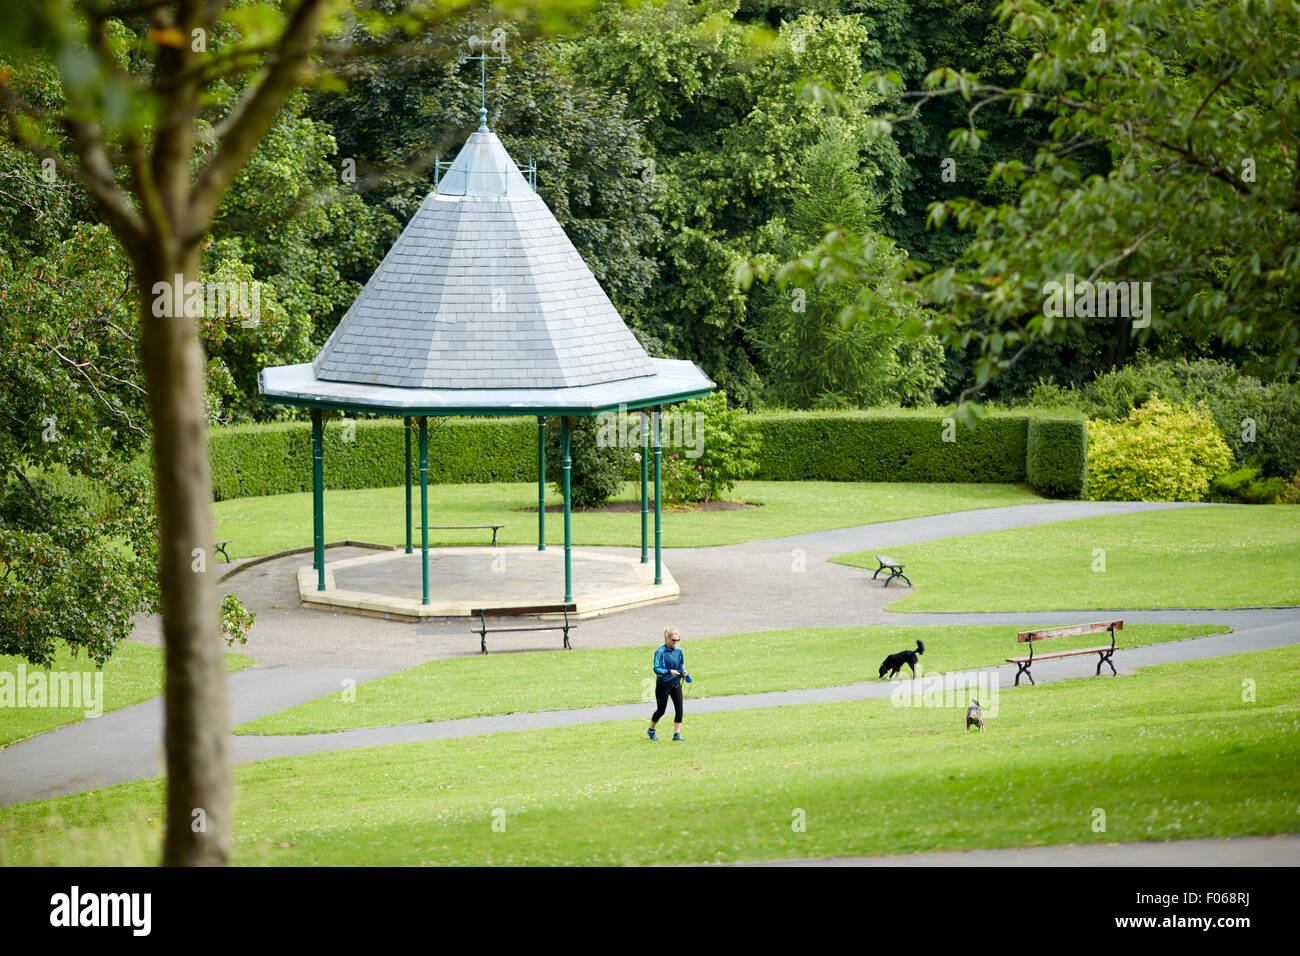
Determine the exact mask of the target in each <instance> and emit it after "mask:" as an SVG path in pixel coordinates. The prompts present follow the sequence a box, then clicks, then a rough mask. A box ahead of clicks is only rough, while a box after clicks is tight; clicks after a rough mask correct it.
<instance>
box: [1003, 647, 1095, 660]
mask: <svg viewBox="0 0 1300 956" xmlns="http://www.w3.org/2000/svg"><path fill="white" fill-rule="evenodd" d="M1108 650H1110V645H1109V644H1106V645H1103V646H1102V647H1084V648H1080V649H1079V650H1077V651H1053V652H1052V653H1051V654H1035V655H1034V657H1033V659H1034V660H1036V661H1046V660H1051V659H1052V658H1054V657H1077V656H1078V655H1080V654H1100V653H1101V652H1102V651H1108ZM1003 660H1005V661H1006V662H1007V663H1008V664H1019V663H1022V662H1024V661H1027V660H1029V658H1028V657H1006V658H1003Z"/></svg>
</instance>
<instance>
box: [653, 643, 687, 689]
mask: <svg viewBox="0 0 1300 956" xmlns="http://www.w3.org/2000/svg"><path fill="white" fill-rule="evenodd" d="M654 666H655V676H656V677H657V678H658V679H659V683H660V684H662V685H663V686H665V687H676V686H677V685H678V684H680V683H681V682H682V677H681V674H670V673H668V672H669V671H682V672H685V670H686V655H685V654H683V653H682V650H681V648H680V647H674V648H672V649H669V647H668V645H667V644H660V645H659V646H658V647H656V648H655V659H654Z"/></svg>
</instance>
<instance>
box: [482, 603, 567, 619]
mask: <svg viewBox="0 0 1300 956" xmlns="http://www.w3.org/2000/svg"><path fill="white" fill-rule="evenodd" d="M576 610H578V605H576V604H537V605H534V606H532V607H476V608H474V609H473V610H472V611H470V612H469V613H470V614H474V615H479V614H481V615H483V616H484V617H523V616H524V615H525V614H560V613H562V612H564V611H569V612H573V611H576Z"/></svg>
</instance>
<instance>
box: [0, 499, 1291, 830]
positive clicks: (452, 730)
mask: <svg viewBox="0 0 1300 956" xmlns="http://www.w3.org/2000/svg"><path fill="white" fill-rule="evenodd" d="M1167 507H1171V506H1170V505H1159V504H1126V503H1110V502H1106V503H1101V502H1098V503H1092V502H1056V503H1050V504H1042V505H1018V506H1014V507H1009V508H997V509H983V510H979V511H969V512H959V513H955V514H948V515H942V516H937V517H931V518H915V519H907V520H903V521H894V522H888V523H883V524H876V525H862V526H859V527H856V528H845V529H837V530H833V531H821V532H814V533H810V534H805V535H798V536H794V537H787V538H774V539H767V540H764V541H755V542H749V543H746V544H740V545H729V546H725V547H715V548H696V549H674V550H671V551H670V552H669V557H668V560H669V561H670V562H671V566H672V568H673V571H674V574H675V575H676V576H677V577H678V579H679V581H681V582H682V590H683V595H682V599H681V600H680V601H678V602H676V603H674V604H671V605H659V606H654V607H649V608H641V609H635V610H632V611H627V612H623V613H620V614H618V615H613V616H610V617H608V618H597V619H594V620H591V621H583V622H582V623H581V625H580V626H579V630H578V631H577V632H575V633H576V635H578V636H579V637H580V641H581V642H580V644H579V646H583V647H615V646H630V645H645V644H651V643H654V642H655V641H657V639H658V635H659V634H661V633H662V628H663V627H664V626H665V625H666V624H668V623H674V624H677V625H678V626H680V627H682V628H683V630H684V631H686V632H687V633H688V635H689V636H690V637H692V638H695V637H709V636H715V635H717V634H728V633H736V632H741V631H746V630H770V629H777V628H792V627H815V626H823V627H824V626H835V625H850V626H851V625H860V626H872V625H882V624H932V623H944V624H965V623H969V624H999V625H1001V624H1005V625H1007V626H1008V627H1009V628H1010V627H1023V626H1032V625H1041V624H1044V623H1054V624H1060V623H1071V622H1074V621H1080V620H1096V619H1100V618H1105V617H1109V616H1111V615H1112V614H1114V615H1122V616H1123V617H1124V619H1125V620H1130V621H1134V622H1140V621H1141V622H1160V621H1169V622H1193V623H1205V624H1227V625H1229V626H1231V627H1233V628H1234V630H1235V633H1233V634H1229V635H1216V636H1209V637H1201V638H1195V639H1191V640H1185V641H1175V642H1169V643H1165V644H1158V645H1152V646H1149V647H1142V648H1134V649H1129V650H1123V651H1120V652H1118V653H1117V654H1116V665H1117V667H1119V668H1120V669H1121V670H1131V669H1132V668H1134V667H1140V666H1145V665H1148V664H1158V663H1166V662H1169V661H1180V660H1192V659H1196V658H1201V657H1214V656H1221V655H1224V654H1235V653H1240V652H1242V651H1249V650H1258V649H1261V648H1267V647H1279V646H1283V645H1286V644H1291V643H1295V642H1297V641H1300V609H1297V608H1271V609H1243V610H1216V611H1179V610H1173V611H1122V612H1121V611H1114V612H1111V611H1095V610H1094V611H1064V612H1055V611H1054V612H1034V613H1030V614H1024V613H1021V614H1016V613H994V614H907V615H902V614H891V613H889V612H886V611H885V610H884V605H885V603H886V602H888V601H890V600H894V599H895V598H896V597H897V596H899V594H900V593H905V592H900V591H899V589H898V588H897V587H894V588H890V589H889V590H888V591H886V590H885V589H884V588H883V587H881V586H880V584H879V582H871V581H870V575H869V574H866V573H864V572H863V571H862V570H861V569H858V568H849V567H845V566H842V565H835V564H829V563H827V559H828V558H830V557H831V556H833V555H835V554H840V553H843V552H846V551H856V550H866V549H870V548H883V547H886V546H893V545H896V544H902V543H908V542H910V541H923V540H933V539H935V538H939V537H947V536H953V535H960V534H977V533H979V532H982V531H988V530H996V529H999V528H1007V527H1019V526H1023V525H1032V524H1041V523H1044V522H1047V521H1061V520H1067V519H1069V518H1076V517H1086V516H1091V515H1098V514H1120V513H1130V512H1134V511H1145V510H1153V509H1156V508H1167ZM1172 507H1177V506H1172ZM794 549H801V550H802V552H803V553H802V555H801V556H800V558H801V561H803V562H804V563H805V566H806V570H805V571H802V572H793V571H792V570H791V554H792V552H793V551H794ZM282 560H283V562H284V567H277V562H268V563H267V564H265V565H259V566H258V567H257V568H256V569H250V572H249V573H254V572H256V573H257V575H258V578H257V582H256V583H255V584H254V585H253V586H252V587H249V586H248V582H246V581H242V580H241V578H242V575H236V577H235V579H234V581H235V582H239V588H240V594H241V596H245V600H246V601H248V603H250V604H251V606H253V608H254V610H256V611H257V612H258V622H259V625H258V628H257V637H256V638H255V640H256V641H257V643H256V644H255V643H254V641H253V640H250V644H249V647H248V650H249V652H250V653H252V654H253V655H254V656H255V657H257V658H258V659H259V661H262V662H263V663H267V662H268V661H267V659H268V658H270V659H271V661H270V662H271V663H273V664H275V665H276V666H270V667H258V668H254V669H251V670H246V671H241V672H237V673H234V674H231V675H230V676H229V677H228V686H229V688H230V694H231V717H232V723H240V722H243V721H246V720H250V719H252V718H253V717H256V716H260V715H262V714H268V713H274V712H276V711H279V710H283V709H284V708H286V707H289V706H293V705H294V704H297V703H301V702H304V701H307V700H311V699H313V698H316V697H320V696H323V695H324V694H327V693H331V692H333V691H337V690H338V689H339V687H340V686H342V682H343V681H344V680H347V679H351V680H355V681H357V682H361V681H364V680H370V679H373V678H375V677H378V676H381V675H383V674H386V673H391V672H393V671H396V670H400V669H403V668H405V667H409V666H413V665H414V664H416V663H419V662H421V661H423V660H430V659H436V658H445V657H451V656H461V655H463V654H469V653H476V652H477V637H475V636H471V635H469V634H468V632H467V628H466V627H465V625H464V624H463V623H461V624H418V625H415V624H401V623H396V622H390V621H382V620H378V619H372V618H359V617H355V616H351V615H342V614H334V613H330V612H322V611H318V610H312V609H303V608H299V607H297V598H296V591H293V592H292V597H291V598H289V597H288V593H287V592H289V591H290V589H291V588H292V583H291V579H292V575H291V573H289V572H290V569H291V567H296V566H297V564H298V563H299V562H301V560H302V559H301V557H300V556H295V557H293V558H288V559H282ZM282 591H284V592H286V593H281V592H282ZM755 594H762V595H763V600H762V601H761V602H758V601H755V600H754V599H753V596H754V595H755ZM264 615H266V616H267V619H268V620H267V626H266V627H265V628H264V627H263V622H264ZM152 624H153V622H151V621H145V622H142V626H141V630H142V631H143V632H144V634H143V636H144V638H145V639H146V640H147V639H148V638H149V628H150V626H151V625H152ZM268 632H269V634H268ZM503 637H505V635H503ZM575 640H578V637H575ZM277 642H278V643H277ZM503 649H504V650H510V649H517V650H524V649H536V644H535V640H534V642H532V643H530V642H529V641H528V640H527V639H523V640H521V641H520V643H519V645H518V646H517V647H514V648H510V647H507V646H504V645H503ZM1093 671H1094V664H1092V663H1088V662H1087V661H1086V660H1085V659H1082V658H1079V659H1069V658H1067V659H1065V660H1059V661H1044V662H1042V663H1041V664H1039V665H1037V666H1036V667H1035V670H1034V674H1035V679H1037V680H1038V681H1039V682H1046V681H1053V680H1066V679H1073V678H1079V677H1087V676H1092V674H1093ZM1000 673H1001V675H1002V686H1003V687H1004V688H1007V690H1006V691H1005V692H1014V691H1013V690H1012V689H1011V688H1010V685H1011V682H1012V679H1013V676H1014V668H1012V667H1007V668H1004V669H1002V670H1001V671H1000ZM893 686H894V685H892V684H890V683H887V682H882V681H870V682H865V683H859V684H850V685H845V686H841V687H826V688H812V689H803V690H790V691H782V692H775V693H768V694H745V695H734V696H727V697H714V698H702V699H695V700H692V701H691V702H690V711H691V713H693V714H702V713H715V712H720V711H728V710H741V709H751V708H759V707H774V706H787V705H791V704H804V703H820V702H830V701H844V700H862V699H867V698H878V697H887V696H889V694H890V693H891V691H892V690H893ZM646 707H647V705H645V704H640V703H638V704H623V705H615V706H608V707H592V708H583V709H577V710H566V711H547V712H540V713H525V714H508V715H500V716H494V717H478V718H470V719H464V720H446V721H437V722H433V723H423V724H410V725H403V726H398V727H376V728H365V729H360V730H352V731H344V732H340V733H332V734H306V735H294V736H273V737H271V736H267V737H249V736H239V737H233V738H232V741H233V752H234V758H235V760H236V761H237V762H247V761H251V760H262V759H267V758H271V757H284V756H294V755H301V754H307V753H319V752H323V751H331V750H344V749H353V748H357V747H370V746H378V745H383V744H392V743H403V742H409V741H419V740H441V739H449V738H453V737H466V736H475V735H480V734H488V733H499V732H503V731H512V730H527V729H537V728H548V727H562V726H571V725H574V724H582V723H593V722H597V721H608V720H643V719H644V718H645V717H646ZM161 730H162V707H161V700H160V699H156V700H152V701H146V702H144V703H141V704H137V705H134V706H132V707H126V708H123V709H121V710H118V711H113V712H111V713H108V714H105V715H104V716H102V717H100V718H98V719H96V720H90V721H84V722H82V723H80V724H74V725H71V726H68V727H64V728H60V729H59V730H55V731H51V732H49V733H46V734H40V735H38V736H36V737H33V738H31V739H29V740H26V741H22V742H19V743H18V744H15V745H13V746H10V747H7V748H4V749H0V805H7V804H13V803H20V802H25V801H29V800H39V799H45V798H48V797H52V796H57V795H61V794H67V793H77V792H81V791H84V790H88V789H97V788H100V787H105V786H110V785H112V784H115V783H121V782H125V781H128V780H139V779H145V778H149V777H154V776H158V775H159V774H160V773H161V772H162V766H161ZM638 732H639V731H638Z"/></svg>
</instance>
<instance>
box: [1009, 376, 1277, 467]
mask: <svg viewBox="0 0 1300 956" xmlns="http://www.w3.org/2000/svg"><path fill="white" fill-rule="evenodd" d="M1152 392H1156V393H1157V394H1159V395H1160V397H1161V398H1163V399H1165V400H1166V401H1168V402H1170V403H1172V404H1174V405H1194V404H1195V403H1197V402H1205V404H1206V407H1207V408H1208V409H1209V411H1210V414H1211V415H1212V416H1213V418H1214V422H1215V424H1216V425H1218V427H1219V429H1220V430H1221V431H1222V432H1223V436H1224V438H1225V439H1226V440H1227V442H1228V446H1229V447H1230V448H1231V449H1232V451H1233V454H1234V456H1235V459H1236V463H1237V465H1238V467H1242V466H1246V465H1255V466H1257V467H1259V468H1260V469H1261V470H1262V471H1263V472H1264V473H1265V474H1268V475H1281V476H1286V475H1292V474H1295V473H1296V472H1297V471H1300V393H1297V391H1296V389H1295V388H1294V387H1292V386H1290V385H1288V384H1286V383H1275V384H1272V385H1266V384H1264V383H1262V382H1261V381H1260V380H1259V379H1257V378H1255V377H1253V376H1250V375H1242V374H1239V373H1238V371H1237V369H1236V367H1235V366H1233V365H1232V364H1231V363H1229V362H1224V361H1219V360H1216V359H1197V360H1195V361H1191V362H1188V361H1184V360H1178V361H1174V360H1170V359H1151V358H1149V357H1148V356H1146V355H1141V356H1139V358H1138V360H1137V361H1136V362H1135V363H1134V364H1132V365H1128V366H1125V367H1123V368H1119V369H1115V370H1114V371H1111V372H1107V373H1106V374H1104V375H1100V376H1098V377H1097V378H1096V379H1094V380H1093V381H1091V382H1089V383H1087V384H1086V385H1083V386H1080V387H1079V388H1070V387H1061V386H1058V385H1048V384H1039V385H1038V387H1036V388H1035V389H1034V390H1033V391H1032V392H1030V394H1029V397H1028V399H1027V404H1029V405H1033V406H1039V407H1041V406H1046V405H1062V406H1066V407H1070V408H1076V409H1079V410H1080V411H1082V412H1083V413H1084V414H1085V415H1087V416H1088V417H1089V418H1102V419H1106V420H1109V421H1118V420H1120V419H1122V418H1124V417H1125V416H1127V415H1128V414H1129V412H1131V411H1132V410H1133V409H1134V408H1136V407H1137V406H1138V405H1140V404H1141V403H1142V402H1143V401H1144V400H1145V399H1146V398H1147V397H1148V396H1149V395H1150V394H1151V393H1152Z"/></svg>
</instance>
